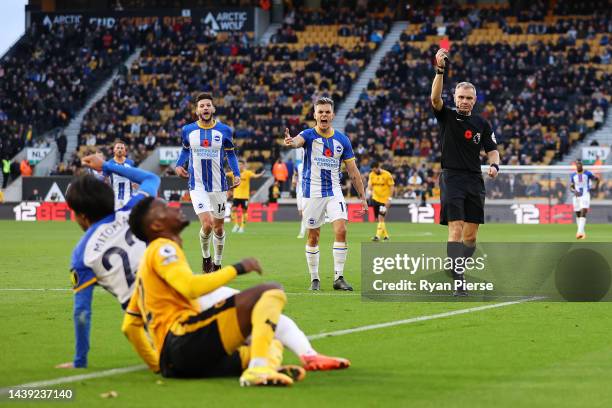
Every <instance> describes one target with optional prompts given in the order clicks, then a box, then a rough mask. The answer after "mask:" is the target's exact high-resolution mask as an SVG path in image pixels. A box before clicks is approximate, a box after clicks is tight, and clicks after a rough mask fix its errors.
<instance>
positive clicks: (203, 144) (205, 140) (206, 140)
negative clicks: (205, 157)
mask: <svg viewBox="0 0 612 408" xmlns="http://www.w3.org/2000/svg"><path fill="white" fill-rule="evenodd" d="M209 144H210V142H209V141H208V139H204V140H202V147H208V145H209Z"/></svg>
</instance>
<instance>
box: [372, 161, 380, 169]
mask: <svg viewBox="0 0 612 408" xmlns="http://www.w3.org/2000/svg"><path fill="white" fill-rule="evenodd" d="M376 167H380V163H379V162H377V161H375V162H372V168H376Z"/></svg>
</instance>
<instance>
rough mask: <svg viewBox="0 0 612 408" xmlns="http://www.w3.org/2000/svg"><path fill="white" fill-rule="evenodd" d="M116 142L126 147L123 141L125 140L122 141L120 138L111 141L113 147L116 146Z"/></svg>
mask: <svg viewBox="0 0 612 408" xmlns="http://www.w3.org/2000/svg"><path fill="white" fill-rule="evenodd" d="M117 144H122V145H124V146H125V147H127V143H125V142H124V141H123V140H121V139H115V141H114V142H113V148H114V147H115V146H117Z"/></svg>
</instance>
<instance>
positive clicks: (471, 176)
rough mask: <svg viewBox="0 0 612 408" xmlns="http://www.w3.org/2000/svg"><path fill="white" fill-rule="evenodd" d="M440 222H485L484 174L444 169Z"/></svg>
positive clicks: (441, 176)
mask: <svg viewBox="0 0 612 408" xmlns="http://www.w3.org/2000/svg"><path fill="white" fill-rule="evenodd" d="M440 203H441V207H440V224H441V225H448V223H449V221H465V222H471V223H474V224H484V204H485V185H484V179H483V178H482V175H481V174H479V173H470V172H465V171H456V170H447V169H444V170H442V174H441V175H440Z"/></svg>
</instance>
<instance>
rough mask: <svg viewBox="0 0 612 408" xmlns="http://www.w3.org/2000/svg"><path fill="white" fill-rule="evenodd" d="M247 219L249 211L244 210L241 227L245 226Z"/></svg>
mask: <svg viewBox="0 0 612 408" xmlns="http://www.w3.org/2000/svg"><path fill="white" fill-rule="evenodd" d="M246 220H247V212H246V211H245V210H242V221H241V222H240V228H244V224H246Z"/></svg>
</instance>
